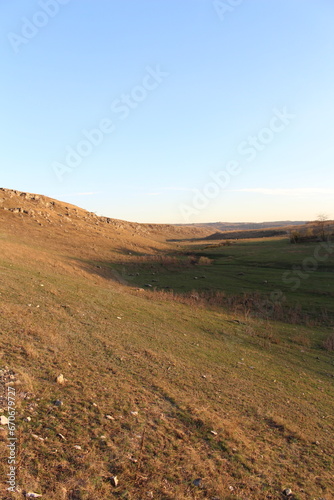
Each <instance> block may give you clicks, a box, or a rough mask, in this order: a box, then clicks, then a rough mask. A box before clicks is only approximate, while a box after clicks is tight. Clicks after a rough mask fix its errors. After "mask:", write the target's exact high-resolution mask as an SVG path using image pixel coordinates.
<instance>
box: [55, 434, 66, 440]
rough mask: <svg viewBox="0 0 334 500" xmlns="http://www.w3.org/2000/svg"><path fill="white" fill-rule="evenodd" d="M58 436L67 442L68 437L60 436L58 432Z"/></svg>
mask: <svg viewBox="0 0 334 500" xmlns="http://www.w3.org/2000/svg"><path fill="white" fill-rule="evenodd" d="M57 436H58V437H60V439H63V440H64V441H66V437H65V436H63V435H62V434H60V432H58V434H57Z"/></svg>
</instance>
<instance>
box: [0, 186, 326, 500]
mask: <svg viewBox="0 0 334 500" xmlns="http://www.w3.org/2000/svg"><path fill="white" fill-rule="evenodd" d="M30 196H33V195H27V194H26V195H21V193H19V192H13V191H2V192H0V198H2V203H1V205H0V224H1V226H0V244H1V255H0V273H1V290H0V292H1V296H0V297H1V305H0V312H1V315H0V332H1V351H0V355H1V365H2V370H3V371H2V379H3V383H6V382H7V383H8V385H7V386H5V387H6V388H8V387H13V386H14V388H15V389H16V394H15V404H16V435H17V444H16V453H17V456H16V460H17V463H16V465H17V470H16V475H17V489H16V491H15V492H14V493H11V492H8V491H7V490H6V488H7V487H8V484H6V483H5V481H6V479H5V478H6V477H7V476H6V474H8V472H9V469H8V463H7V461H6V457H7V456H8V447H7V444H8V428H7V426H6V425H3V426H2V430H1V432H0V437H1V442H0V446H1V454H2V456H3V457H5V460H4V461H3V462H2V464H1V477H2V478H4V479H3V483H2V491H1V493H2V496H1V498H3V499H10V498H14V499H21V498H24V496H23V495H25V494H26V492H36V493H39V494H41V495H42V498H45V499H47V500H55V499H57V500H58V499H64V500H77V499H83V500H96V499H109V498H119V499H129V500H130V499H131V500H144V499H146V498H148V499H149V498H155V499H162V500H172V499H173V500H174V499H175V500H181V499H211V500H213V499H221V500H228V499H229V500H246V499H282V498H290V499H301V500H306V499H317V500H320V499H321V498H322V499H326V500H330V499H331V498H333V491H334V482H333V462H334V460H333V456H334V447H333V430H334V429H333V428H334V422H333V399H334V398H333V393H334V391H333V374H334V370H333V368H334V358H333V352H332V351H331V350H329V349H330V343H328V339H329V338H331V335H332V331H333V328H332V326H331V322H330V321H324V320H323V319H321V321H314V322H310V321H305V322H304V323H303V324H299V323H298V322H297V323H296V322H295V323H293V322H291V321H289V322H286V321H277V320H276V321H275V320H274V318H273V317H271V316H270V315H266V314H258V313H257V312H256V311H255V313H254V314H249V313H248V312H247V310H246V309H245V308H243V307H239V305H240V301H239V302H238V300H239V299H237V298H235V297H237V296H240V295H243V294H244V292H245V290H244V287H245V286H246V283H247V282H248V283H249V282H251V290H249V291H250V292H255V291H256V290H258V291H259V293H266V291H265V289H264V287H265V286H266V285H265V284H264V283H262V282H263V281H264V280H263V277H264V274H265V273H266V274H265V275H266V276H267V278H266V279H267V281H268V282H269V286H270V287H271V286H272V281H275V280H278V276H279V275H278V274H275V272H276V271H273V269H278V268H280V269H281V271H282V267H281V265H282V264H283V263H284V266H285V267H284V269H285V270H286V269H288V268H289V266H290V265H293V263H298V262H299V257H300V255H299V254H298V251H302V247H300V246H298V247H297V246H294V251H295V253H294V254H293V255H292V254H291V253H290V254H289V256H288V257H286V260H284V259H285V257H284V256H285V255H286V247H284V243H282V242H279V243H277V240H273V241H272V242H270V241H266V242H264V243H262V244H263V245H267V246H262V247H260V246H259V245H260V243H259V242H257V243H256V245H258V246H256V245H255V243H254V242H250V243H248V245H255V246H246V243H242V244H240V246H239V243H238V245H236V246H235V247H234V246H232V247H231V248H227V249H225V248H224V249H223V250H222V249H221V248H218V249H206V250H204V249H202V248H198V247H194V246H188V247H180V246H179V245H177V244H175V243H174V244H173V243H170V242H168V241H167V240H169V239H171V238H173V237H177V235H181V236H183V237H185V238H188V237H189V238H190V237H191V236H192V235H194V234H197V235H198V236H199V233H198V231H202V230H201V229H194V228H192V227H190V228H182V227H180V226H178V227H174V226H160V225H136V224H133V223H126V222H122V221H115V220H112V219H110V220H109V222H108V221H107V220H105V219H104V218H98V217H96V216H95V215H93V214H88V213H87V212H85V211H83V210H81V209H78V208H77V207H72V206H70V205H66V204H62V203H60V202H57V201H55V200H50V199H47V198H44V197H40V198H39V199H32V198H30ZM52 203H54V204H52ZM47 204H50V205H47ZM1 207H2V208H1ZM18 209H19V210H18ZM31 210H33V213H32V212H31ZM29 211H30V212H29ZM36 212H40V213H36ZM194 230H195V231H197V233H194V232H193V231H194ZM200 234H203V236H206V235H208V234H209V231H207V232H205V230H204V232H203V233H200ZM270 244H271V245H273V246H271V247H270ZM275 245H278V246H275ZM273 248H276V250H275V252H274V253H273ZM225 251H226V252H227V253H226V254H225V253H221V252H225ZM304 251H305V252H306V250H305V249H304ZM187 254H188V255H187ZM265 255H266V258H265V257H264V256H265ZM305 255H307V253H305V254H303V257H305ZM201 257H202V261H200V258H201ZM203 257H206V259H208V260H203ZM193 259H195V261H194V260H193ZM259 261H260V262H262V264H263V265H262V267H261V266H259V265H258V263H259ZM192 262H195V263H192ZM331 265H333V257H331V259H330V262H329V263H328V264H327V266H328V267H327V268H326V269H324V268H322V269H321V270H319V272H320V273H321V272H323V273H327V274H326V276H327V278H328V282H329V283H331V286H332V285H333V277H332V276H333V275H332V274H331V272H332V271H331V267H330V266H331ZM194 273H196V274H194ZM224 273H225V275H226V279H225V281H224V286H222V284H221V281H222V276H223V275H224ZM236 273H244V274H240V275H239V279H240V280H241V281H240V282H238V281H237V279H236V278H235V277H234V275H235V274H236ZM256 273H258V274H259V279H258V281H256ZM201 275H205V276H207V277H206V278H203V279H202V278H200V276H201ZM268 276H269V279H268ZM195 277H196V278H198V279H194V278H195ZM318 278H319V279H322V278H321V277H320V275H319V276H318V275H317V276H316V275H315V274H313V275H312V279H313V280H318ZM153 280H157V281H154V282H153ZM163 280H165V281H163ZM182 282H184V284H185V288H183V289H181V285H182ZM205 282H206V284H205V285H204V283H205ZM317 282H318V281H317ZM310 283H311V282H310ZM313 284H314V283H313ZM145 285H152V286H151V287H148V286H146V287H145ZM267 285H268V283H267ZM275 285H277V283H275ZM166 286H169V287H170V288H169V289H167V290H166ZM201 287H202V288H203V287H207V288H209V289H211V288H212V287H213V289H215V288H216V289H217V291H218V292H221V293H223V292H224V293H225V295H224V297H225V296H226V297H227V298H228V297H230V301H228V300H224V301H222V303H221V304H220V303H217V301H216V302H213V303H210V301H209V300H207V297H206V300H204V299H203V300H202V297H201V295H200V294H201V293H202V292H203V293H204V292H205V290H202V289H201ZM154 288H155V290H154ZM331 290H332V289H331ZM285 292H286V296H287V301H288V302H290V301H291V299H292V295H289V294H288V293H287V292H288V290H285ZM196 293H197V295H196ZM298 293H300V294H301V295H303V301H304V302H303V304H304V307H305V306H306V305H307V303H308V302H307V301H308V300H309V299H310V296H309V295H308V294H307V292H305V290H304V289H303V288H301V290H300V292H298ZM233 297H234V299H233ZM311 299H312V298H311ZM328 302H329V303H330V300H328ZM329 309H330V307H329ZM283 319H284V318H283ZM286 319H289V318H286ZM326 342H327V343H326ZM325 347H326V348H325ZM60 374H62V375H63V376H64V378H65V381H64V382H63V383H57V381H56V377H58V376H59V375H60ZM58 380H59V381H61V379H58ZM3 410H4V412H3V413H2V415H7V409H6V406H4V408H3ZM116 478H117V479H116ZM286 488H290V489H291V490H292V495H290V496H289V497H287V496H286V495H284V494H283V493H282V492H283V490H285V489H286Z"/></svg>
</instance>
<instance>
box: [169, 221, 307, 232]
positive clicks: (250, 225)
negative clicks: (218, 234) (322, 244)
mask: <svg viewBox="0 0 334 500" xmlns="http://www.w3.org/2000/svg"><path fill="white" fill-rule="evenodd" d="M307 223H308V221H291V220H288V221H286V220H285V221H273V222H270V221H269V222H203V223H195V224H189V225H190V226H191V225H192V226H194V227H202V228H208V229H213V230H216V231H237V230H239V231H240V230H241V231H246V230H248V229H267V228H273V227H286V226H302V225H304V224H307ZM176 225H180V224H176Z"/></svg>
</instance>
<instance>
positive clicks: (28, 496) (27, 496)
mask: <svg viewBox="0 0 334 500" xmlns="http://www.w3.org/2000/svg"><path fill="white" fill-rule="evenodd" d="M41 496H42V495H40V494H39V493H34V492H33V491H28V493H26V498H39V497H41Z"/></svg>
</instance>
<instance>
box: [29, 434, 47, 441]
mask: <svg viewBox="0 0 334 500" xmlns="http://www.w3.org/2000/svg"><path fill="white" fill-rule="evenodd" d="M31 435H32V437H33V438H35V439H38V440H39V441H44V438H42V437H41V436H37V434H31Z"/></svg>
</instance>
